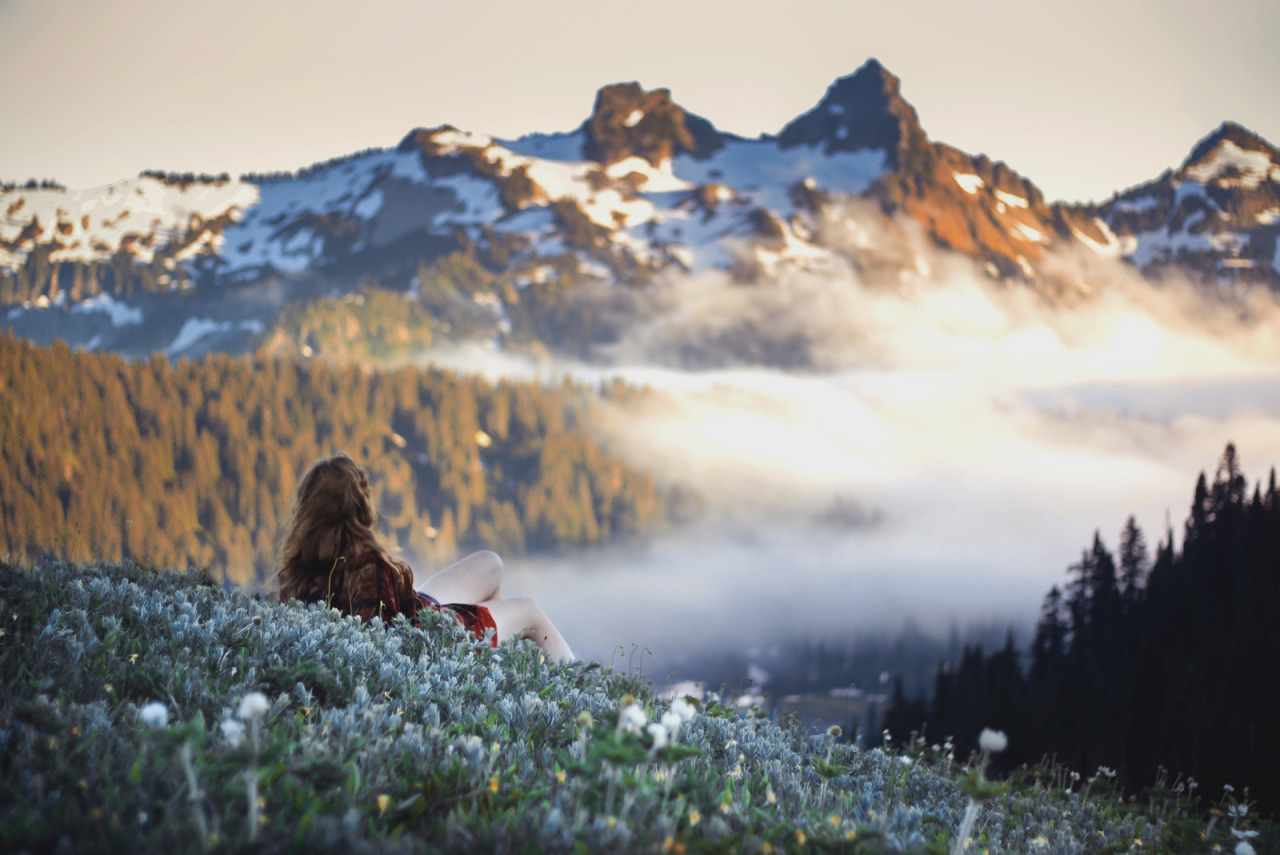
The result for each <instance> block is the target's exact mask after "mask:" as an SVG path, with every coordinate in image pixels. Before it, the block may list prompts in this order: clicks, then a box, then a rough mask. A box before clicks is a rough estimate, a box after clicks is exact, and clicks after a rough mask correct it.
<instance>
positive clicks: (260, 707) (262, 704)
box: [238, 692, 271, 721]
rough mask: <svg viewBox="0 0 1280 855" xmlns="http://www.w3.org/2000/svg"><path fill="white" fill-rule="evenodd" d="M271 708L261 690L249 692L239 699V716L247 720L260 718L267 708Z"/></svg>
mask: <svg viewBox="0 0 1280 855" xmlns="http://www.w3.org/2000/svg"><path fill="white" fill-rule="evenodd" d="M270 708H271V704H270V702H268V701H267V696H266V695H264V694H262V692H250V693H249V694H247V695H245V696H244V699H243V700H241V701H240V712H239V713H238V715H239V716H240V718H242V719H244V720H245V721H248V720H249V719H254V718H261V717H262V716H264V715H266V714H267V710H269V709H270Z"/></svg>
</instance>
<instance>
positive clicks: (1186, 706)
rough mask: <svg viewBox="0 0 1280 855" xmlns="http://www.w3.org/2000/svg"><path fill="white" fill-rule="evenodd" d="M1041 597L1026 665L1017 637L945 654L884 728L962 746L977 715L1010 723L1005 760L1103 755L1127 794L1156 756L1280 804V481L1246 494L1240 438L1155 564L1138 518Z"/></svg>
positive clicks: (1085, 760)
mask: <svg viewBox="0 0 1280 855" xmlns="http://www.w3.org/2000/svg"><path fill="white" fill-rule="evenodd" d="M1067 573H1068V575H1069V580H1068V581H1067V583H1066V584H1065V586H1064V587H1063V588H1059V587H1058V586H1056V585H1055V586H1053V587H1052V588H1051V589H1050V591H1049V593H1048V595H1047V596H1046V597H1045V600H1044V605H1043V609H1042V614H1041V618H1040V621H1039V624H1038V626H1037V629H1036V634H1035V638H1034V640H1033V642H1032V644H1031V649H1030V652H1029V657H1028V658H1029V659H1030V662H1029V669H1026V670H1025V671H1024V669H1023V667H1022V661H1021V659H1022V657H1021V656H1020V654H1019V652H1018V650H1017V649H1016V648H1015V647H1014V645H1013V642H1012V638H1010V639H1009V640H1008V642H1007V643H1006V644H1005V646H1004V648H1003V649H1002V650H999V651H997V652H995V653H992V654H990V655H984V653H983V651H982V648H981V647H966V648H965V650H964V653H963V656H962V658H961V660H960V662H959V663H958V666H957V665H956V664H955V663H943V664H942V665H941V666H939V668H938V670H937V674H936V679H935V684H934V690H933V698H932V702H931V703H926V702H925V700H924V698H922V697H916V698H914V699H911V700H908V699H906V698H905V697H904V692H903V691H902V690H901V687H898V688H897V689H896V690H895V692H894V697H893V699H892V706H891V709H890V711H889V713H888V715H887V716H886V726H887V727H888V728H889V729H890V730H891V732H892V733H893V735H894V736H895V737H897V738H899V739H901V738H902V737H905V736H906V735H907V734H908V733H909V732H911V731H920V730H921V728H922V726H926V727H927V733H928V736H929V738H930V739H931V740H932V741H940V740H941V738H942V737H943V736H946V735H951V734H954V735H955V736H956V737H957V745H958V746H959V747H960V748H961V750H968V749H969V748H971V747H973V745H974V743H975V741H976V738H977V735H978V733H979V731H980V730H981V728H983V727H994V728H1001V729H1003V730H1005V731H1006V732H1007V733H1008V735H1009V748H1008V750H1007V751H1006V752H1005V753H1004V754H1003V755H1001V757H1000V760H1001V762H1002V763H1003V764H1005V765H1006V766H1013V765H1017V764H1020V763H1034V762H1036V761H1039V760H1040V759H1041V758H1042V757H1043V756H1046V755H1056V757H1057V760H1058V762H1060V763H1064V764H1066V765H1067V766H1068V767H1070V768H1072V769H1074V770H1076V771H1078V772H1080V773H1081V774H1083V775H1089V774H1093V773H1094V770H1095V769H1097V768H1098V767H1101V766H1106V767H1108V768H1109V769H1111V770H1113V771H1115V772H1116V773H1117V775H1118V779H1117V782H1118V783H1119V784H1120V785H1121V786H1123V787H1125V788H1126V789H1128V790H1129V791H1130V792H1133V791H1136V790H1138V789H1140V788H1142V787H1146V786H1150V785H1151V784H1152V783H1153V782H1154V781H1155V780H1156V777H1157V773H1158V769H1159V767H1161V766H1162V767H1164V768H1165V769H1167V770H1170V771H1171V772H1174V773H1180V774H1183V775H1189V776H1192V777H1194V778H1195V780H1196V781H1197V782H1198V783H1199V793H1197V794H1196V795H1199V796H1205V797H1208V798H1210V799H1215V800H1216V798H1217V797H1218V795H1220V794H1221V793H1222V787H1223V786H1224V785H1227V784H1230V785H1232V786H1234V787H1235V788H1236V795H1237V797H1239V796H1240V795H1241V794H1242V792H1243V789H1242V788H1243V787H1245V786H1247V787H1249V793H1250V797H1251V798H1253V799H1256V800H1257V801H1259V802H1260V803H1262V804H1263V805H1264V807H1266V808H1267V809H1270V810H1276V809H1280V775H1277V774H1276V766H1277V763H1280V726H1277V722H1280V719H1278V718H1277V714H1276V711H1277V710H1280V684H1278V683H1277V681H1276V675H1277V674H1280V631H1277V627H1280V490H1278V489H1277V485H1276V474H1275V469H1274V468H1273V469H1272V470H1271V477H1270V480H1269V482H1268V484H1267V485H1266V487H1265V489H1264V488H1263V487H1262V485H1261V484H1259V485H1257V486H1256V487H1255V488H1254V490H1253V492H1252V494H1250V493H1249V492H1248V485H1247V483H1246V479H1245V477H1244V476H1243V475H1242V474H1241V470H1240V461H1239V458H1238V456H1237V454H1236V449H1235V447H1234V445H1228V446H1227V448H1226V450H1225V452H1224V453H1223V455H1222V458H1221V460H1220V462H1219V463H1218V468H1217V473H1216V475H1215V477H1214V480H1213V482H1212V483H1209V482H1208V481H1207V479H1206V478H1205V475H1204V473H1201V474H1200V478H1199V480H1198V481H1197V482H1196V487H1195V495H1194V498H1193V500H1192V504H1191V512H1190V515H1189V517H1188V519H1187V521H1186V524H1185V533H1184V537H1183V545H1182V550H1181V551H1177V550H1175V549H1174V546H1173V532H1172V530H1170V531H1169V532H1167V533H1166V536H1165V537H1164V539H1163V540H1162V541H1161V542H1160V543H1159V544H1158V546H1157V548H1156V550H1155V556H1154V560H1152V558H1151V556H1150V554H1149V551H1148V548H1147V545H1146V540H1145V537H1144V535H1143V533H1142V531H1141V530H1140V529H1139V528H1138V526H1137V524H1136V522H1135V521H1134V519H1133V518H1132V517H1130V518H1129V520H1128V522H1127V523H1126V524H1125V527H1124V530H1123V532H1122V533H1121V536H1120V542H1119V551H1118V554H1117V555H1113V554H1112V553H1111V552H1110V550H1108V549H1107V547H1106V545H1105V544H1104V543H1103V541H1102V538H1101V537H1100V536H1099V535H1096V534H1095V536H1094V540H1093V543H1092V544H1091V545H1090V547H1089V548H1088V549H1086V550H1084V552H1083V554H1082V555H1081V557H1080V560H1079V561H1078V562H1076V563H1075V564H1072V565H1071V566H1070V567H1069V568H1068V570H1067Z"/></svg>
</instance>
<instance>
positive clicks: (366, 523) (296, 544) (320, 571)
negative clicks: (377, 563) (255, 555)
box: [276, 451, 386, 602]
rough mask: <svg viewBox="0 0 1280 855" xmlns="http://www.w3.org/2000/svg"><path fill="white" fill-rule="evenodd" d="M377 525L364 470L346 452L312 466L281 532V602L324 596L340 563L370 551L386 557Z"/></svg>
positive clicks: (279, 578)
mask: <svg viewBox="0 0 1280 855" xmlns="http://www.w3.org/2000/svg"><path fill="white" fill-rule="evenodd" d="M377 522H378V512H377V510H376V509H375V508H374V506H373V495H372V493H371V490H370V484H369V472H368V471H367V470H366V469H365V468H364V467H363V466H361V465H359V464H358V463H356V462H355V461H354V460H352V459H351V458H350V457H349V456H348V455H347V454H346V453H344V452H341V451H339V452H338V453H337V454H335V455H333V456H332V457H322V458H321V459H319V460H317V461H316V462H315V463H313V464H311V468H310V469H308V470H307V472H306V474H305V475H303V476H302V479H301V480H300V481H298V495H297V496H296V498H295V499H294V502H293V510H292V511H291V512H290V514H289V518H288V520H287V521H286V522H285V524H284V526H283V527H282V529H281V531H282V536H281V538H280V551H279V558H278V560H277V562H276V579H277V582H278V583H279V585H280V600H281V602H288V601H289V600H290V599H292V598H294V597H296V598H298V599H302V600H312V599H317V595H318V597H319V598H323V597H324V590H325V582H326V581H327V580H328V579H329V578H330V577H331V576H332V575H333V573H334V571H335V570H336V569H338V566H339V564H340V563H342V562H348V561H355V560H356V558H358V557H359V556H361V555H363V554H364V553H367V552H369V551H376V552H378V553H379V554H381V555H383V556H384V557H385V556H386V551H385V550H384V549H383V548H382V546H381V545H379V543H378V537H377V534H375V532H374V526H375V525H376V524H377Z"/></svg>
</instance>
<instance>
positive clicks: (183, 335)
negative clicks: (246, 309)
mask: <svg viewBox="0 0 1280 855" xmlns="http://www.w3.org/2000/svg"><path fill="white" fill-rule="evenodd" d="M263 329H264V327H263V324H262V321H259V320H256V319H251V320H247V321H215V320H212V319H211V318H187V320H186V322H184V323H183V325H182V329H181V330H179V331H178V335H177V337H176V338H174V340H173V343H172V344H170V345H169V346H168V347H167V348H165V354H166V355H168V356H177V355H179V354H181V353H182V352H183V351H186V350H190V349H191V346H192V345H194V344H195V343H196V342H198V341H199V340H200V339H202V338H204V337H205V336H210V335H214V334H215V333H225V332H231V331H233V330H243V331H245V332H252V333H261V332H262V331H263Z"/></svg>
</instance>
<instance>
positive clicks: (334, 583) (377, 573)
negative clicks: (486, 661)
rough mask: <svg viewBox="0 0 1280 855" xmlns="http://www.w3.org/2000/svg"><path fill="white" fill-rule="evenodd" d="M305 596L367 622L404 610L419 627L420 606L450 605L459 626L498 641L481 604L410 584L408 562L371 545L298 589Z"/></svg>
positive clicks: (386, 618)
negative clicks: (446, 599)
mask: <svg viewBox="0 0 1280 855" xmlns="http://www.w3.org/2000/svg"><path fill="white" fill-rule="evenodd" d="M299 599H301V600H304V601H305V602H327V603H328V604H329V605H330V606H332V607H333V608H335V609H339V610H341V611H344V612H346V613H347V614H350V615H359V616H360V618H361V620H363V621H364V622H365V623H368V622H369V621H371V620H373V619H374V618H375V617H381V618H382V621H383V623H384V624H386V625H390V624H391V621H392V620H394V619H395V616H396V615H401V614H402V615H404V616H405V617H407V618H408V619H409V622H410V623H412V624H413V625H414V626H417V627H421V626H422V623H421V622H420V621H419V620H418V612H420V611H422V610H423V609H431V610H432V611H440V610H442V609H445V610H448V611H449V612H451V613H452V614H453V616H454V618H455V619H456V620H457V621H458V623H459V624H461V625H462V627H463V628H464V629H466V630H468V631H469V632H472V633H474V634H475V636H476V637H477V638H480V639H483V638H484V636H485V631H486V630H490V629H491V630H493V636H492V645H493V646H494V647H497V646H498V626H497V624H496V623H494V620H493V615H491V614H489V610H488V609H487V608H485V607H484V606H481V605H474V604H471V603H445V604H443V605H442V604H441V603H440V602H438V601H437V600H436V599H435V598H434V597H431V596H428V595H427V594H424V593H422V592H421V591H417V590H414V587H413V570H412V569H410V567H409V565H408V564H405V563H404V562H403V561H397V560H395V559H388V558H385V557H383V556H382V555H380V554H379V553H377V552H374V551H370V552H366V553H365V554H364V555H361V556H359V557H358V558H357V559H356V560H355V561H353V562H351V563H350V565H347V563H346V562H345V561H340V562H338V564H337V565H336V566H335V567H334V568H333V570H332V571H331V573H329V574H327V578H326V577H320V578H317V579H316V580H315V583H314V584H313V585H312V587H311V588H309V589H308V590H306V591H303V592H301V593H300V594H299Z"/></svg>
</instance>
